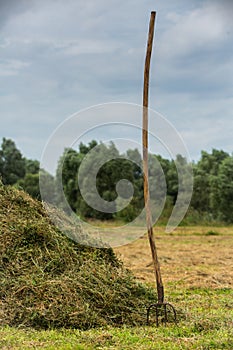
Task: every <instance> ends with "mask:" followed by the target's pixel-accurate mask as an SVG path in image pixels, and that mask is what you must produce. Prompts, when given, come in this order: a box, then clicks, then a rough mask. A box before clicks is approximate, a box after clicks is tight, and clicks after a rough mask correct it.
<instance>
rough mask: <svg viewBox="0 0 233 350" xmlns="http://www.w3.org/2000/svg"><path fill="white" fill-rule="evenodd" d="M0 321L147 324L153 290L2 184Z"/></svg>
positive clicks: (82, 325)
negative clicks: (66, 234)
mask: <svg viewBox="0 0 233 350" xmlns="http://www.w3.org/2000/svg"><path fill="white" fill-rule="evenodd" d="M0 203H1V207H0V238H1V239H0V285H1V289H0V324H3V325H6V324H8V325H12V326H17V325H23V326H31V327H35V328H37V329H38V328H44V329H46V328H51V327H72V328H79V329H87V328H90V327H95V326H103V325H106V324H111V325H114V324H115V325H120V324H123V323H125V324H128V325H134V324H144V323H145V306H146V305H148V303H150V302H151V301H152V300H153V301H154V300H155V296H154V294H153V292H152V291H151V290H150V289H148V288H147V287H145V286H143V285H140V284H138V283H137V282H136V281H135V279H134V277H133V276H132V274H131V273H130V272H129V271H127V270H126V269H125V268H124V267H123V266H122V264H121V262H120V261H119V260H118V259H117V258H116V256H115V254H114V252H113V250H112V249H97V248H90V247H85V246H81V245H79V244H77V243H75V242H74V241H72V240H70V239H69V238H67V237H66V236H65V235H63V234H61V233H60V232H59V230H58V229H57V228H56V227H55V226H54V225H53V224H52V223H51V222H50V220H49V218H48V216H47V213H46V212H45V210H44V209H43V207H42V204H41V203H40V202H37V201H35V200H33V199H32V198H31V197H30V196H28V195H27V194H26V193H24V192H22V191H19V190H17V189H15V188H11V187H5V186H3V185H2V184H1V183H0Z"/></svg>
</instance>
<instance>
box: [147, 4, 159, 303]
mask: <svg viewBox="0 0 233 350" xmlns="http://www.w3.org/2000/svg"><path fill="white" fill-rule="evenodd" d="M155 17H156V12H154V11H153V12H151V17H150V25H149V34H148V42H147V52H146V59H145V69H144V86H143V131H142V143H143V171H144V201H145V208H146V223H147V232H148V239H149V243H150V248H151V254H152V260H153V266H154V272H155V278H156V286H157V293H158V302H159V303H163V302H164V288H163V282H162V276H161V272H160V266H159V261H158V255H157V249H156V244H155V237H154V233H153V227H152V218H151V209H150V194H149V182H148V96H149V76H150V61H151V53H152V45H153V37H154V26H155Z"/></svg>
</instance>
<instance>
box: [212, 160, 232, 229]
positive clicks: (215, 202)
mask: <svg viewBox="0 0 233 350" xmlns="http://www.w3.org/2000/svg"><path fill="white" fill-rule="evenodd" d="M212 184H213V186H214V188H215V191H214V192H213V194H212V197H211V202H212V207H213V208H214V210H215V211H214V212H215V215H216V216H218V218H219V219H220V220H223V221H225V222H229V223H232V222H233V156H231V157H230V156H229V157H227V158H225V159H224V160H223V161H222V163H221V164H220V166H219V171H218V176H216V177H215V178H212Z"/></svg>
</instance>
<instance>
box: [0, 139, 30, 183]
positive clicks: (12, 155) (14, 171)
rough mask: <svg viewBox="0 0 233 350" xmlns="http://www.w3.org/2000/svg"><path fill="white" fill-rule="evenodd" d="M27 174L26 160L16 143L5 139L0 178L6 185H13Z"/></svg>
mask: <svg viewBox="0 0 233 350" xmlns="http://www.w3.org/2000/svg"><path fill="white" fill-rule="evenodd" d="M25 173H26V164H25V159H24V158H23V157H22V154H21V152H20V151H19V150H18V149H17V147H16V145H15V143H14V141H12V140H10V139H6V138H3V141H2V145H1V150H0V176H1V178H2V181H3V183H4V184H6V185H13V184H15V183H16V182H17V181H18V180H19V179H22V178H23V177H24V176H25Z"/></svg>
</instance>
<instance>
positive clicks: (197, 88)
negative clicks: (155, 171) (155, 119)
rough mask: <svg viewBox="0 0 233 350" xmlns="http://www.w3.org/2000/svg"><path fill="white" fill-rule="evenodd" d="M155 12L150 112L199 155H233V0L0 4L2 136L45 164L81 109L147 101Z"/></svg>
mask: <svg viewBox="0 0 233 350" xmlns="http://www.w3.org/2000/svg"><path fill="white" fill-rule="evenodd" d="M151 10H156V11H157V19H156V31H155V42H154V44H155V45H154V50H153V57H152V66H151V88H150V107H151V108H153V109H156V110H157V111H159V112H160V113H161V114H163V115H164V116H165V117H166V118H167V119H168V120H169V121H170V122H171V123H173V124H174V126H175V127H176V128H177V130H178V131H179V132H180V134H181V135H182V137H183V139H184V140H185V142H186V145H187V147H188V149H189V152H190V154H191V158H192V159H195V160H196V159H198V158H199V156H200V151H201V150H202V149H204V150H207V151H210V150H211V149H212V148H218V149H224V150H226V151H228V152H230V153H231V152H232V151H233V149H232V134H233V21H232V17H233V1H231V0H229V1H227V0H225V1H224V0H210V1H204V0H189V1H187V0H157V1H155V0H154V1H152V0H146V1H142V0H108V1H107V0H88V1H87V0H0V30H1V35H0V50H1V56H0V79H1V84H0V116H1V129H0V130H1V131H0V137H1V138H2V137H7V138H12V139H13V140H15V142H16V144H17V146H18V148H19V149H20V150H21V151H22V153H23V154H24V155H25V156H26V157H29V158H33V159H35V158H36V159H40V157H41V153H42V150H43V148H44V146H45V143H46V141H47V139H48V137H49V136H50V134H51V133H52V132H53V130H54V129H55V128H56V127H57V126H58V125H59V124H60V123H61V122H62V121H63V120H65V118H67V117H68V116H69V115H71V114H73V113H75V112H77V111H79V110H80V109H83V108H86V107H90V106H92V105H95V104H99V103H106V102H112V101H114V102H121V101H122V102H130V103H137V104H141V103H142V84H143V69H144V57H145V49H146V40H147V32H148V23H149V17H150V11H151Z"/></svg>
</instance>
